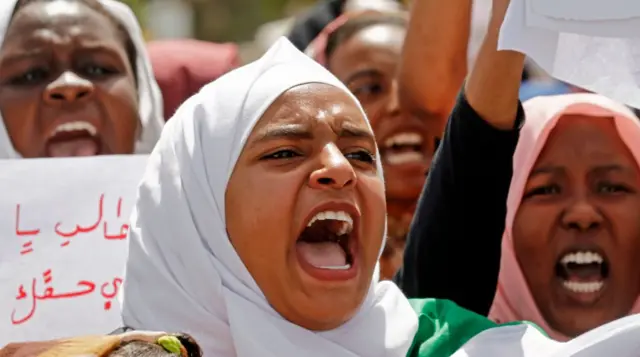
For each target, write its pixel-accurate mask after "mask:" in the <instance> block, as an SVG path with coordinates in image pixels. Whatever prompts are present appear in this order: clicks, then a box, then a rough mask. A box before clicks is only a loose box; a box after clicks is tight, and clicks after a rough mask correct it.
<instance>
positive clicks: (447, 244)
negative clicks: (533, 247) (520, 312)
mask: <svg viewBox="0 0 640 357" xmlns="http://www.w3.org/2000/svg"><path fill="white" fill-rule="evenodd" d="M506 6H507V4H506V1H502V0H500V1H496V2H494V10H493V11H494V14H493V17H492V20H491V25H490V28H489V31H488V33H487V35H486V37H485V40H484V43H483V45H482V48H481V50H480V53H479V56H478V58H477V62H476V63H475V65H474V67H473V69H472V71H471V73H470V75H469V77H468V80H467V82H466V84H465V87H464V89H463V91H462V92H461V93H460V95H459V96H458V101H457V103H456V105H455V108H454V110H453V112H452V113H451V116H450V119H449V122H448V123H447V128H446V131H445V135H444V137H443V140H442V142H441V145H440V148H439V150H438V152H437V153H436V156H435V158H434V161H433V164H432V169H431V171H430V174H429V178H428V180H427V183H426V185H425V187H424V190H423V192H422V195H421V198H420V201H419V203H418V208H417V210H416V214H415V216H414V220H413V222H412V226H411V230H410V232H409V235H408V243H407V247H406V250H405V258H404V266H403V268H402V270H401V272H400V273H399V274H398V276H397V277H396V281H397V282H398V284H399V285H400V286H401V287H402V289H403V290H404V292H405V294H407V296H408V297H410V298H411V297H413V298H417V297H420V298H424V297H434V298H443V299H449V300H452V301H454V302H455V303H457V304H458V305H460V306H462V307H464V308H466V309H469V310H471V311H474V312H476V313H479V314H482V315H487V314H488V312H489V308H490V307H491V304H492V302H493V297H494V295H495V289H496V285H497V280H498V273H499V269H500V244H501V239H502V233H503V231H504V221H505V215H506V199H507V194H508V191H509V184H510V181H511V176H512V173H513V168H512V156H513V152H514V150H515V147H516V144H517V141H518V130H517V128H518V126H519V122H520V121H521V120H523V116H524V113H523V111H522V108H521V106H520V105H519V102H518V88H519V84H520V78H521V73H522V68H523V63H524V58H523V56H521V55H519V54H516V53H512V52H498V51H497V50H496V48H497V39H498V33H499V29H500V25H501V23H502V19H503V17H504V12H505V10H506Z"/></svg>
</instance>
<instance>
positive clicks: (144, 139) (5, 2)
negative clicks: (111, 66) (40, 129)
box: [0, 0, 164, 159]
mask: <svg viewBox="0 0 640 357" xmlns="http://www.w3.org/2000/svg"><path fill="white" fill-rule="evenodd" d="M99 1H100V2H101V3H102V5H103V6H104V7H105V9H106V10H107V11H109V12H110V13H111V14H112V15H113V16H114V17H115V18H116V19H118V20H119V21H120V22H121V23H122V25H124V27H125V29H126V30H127V32H128V33H129V36H130V37H131V40H132V41H133V44H134V45H135V47H136V54H137V56H138V58H137V61H136V62H137V63H136V66H137V68H136V70H137V73H138V106H139V110H138V113H139V116H140V123H141V124H142V133H141V135H140V138H139V139H138V140H137V141H136V146H135V152H136V153H138V154H148V153H150V152H151V150H153V146H154V145H155V144H156V141H158V138H159V137H160V132H161V131H162V126H163V125H164V114H163V113H162V94H161V93H160V88H159V87H158V83H156V79H155V77H154V75H153V69H152V68H151V62H150V60H149V56H148V55H147V49H146V47H145V41H144V38H143V36H142V30H141V29H140V25H139V24H138V20H137V19H136V17H135V15H134V14H133V12H132V11H131V9H130V8H129V7H128V6H127V5H125V4H123V3H121V2H119V1H115V0H99ZM17 2H18V0H0V45H1V44H2V42H3V41H4V36H5V34H6V32H7V28H8V27H9V22H11V16H12V14H13V10H14V8H15V6H16V3H17ZM17 158H20V154H19V153H18V152H16V150H15V149H14V148H13V145H12V143H11V139H10V138H9V134H8V133H7V129H6V128H5V126H4V120H2V113H0V159H17Z"/></svg>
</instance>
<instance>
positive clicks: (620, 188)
mask: <svg viewBox="0 0 640 357" xmlns="http://www.w3.org/2000/svg"><path fill="white" fill-rule="evenodd" d="M598 192H600V193H606V194H611V193H624V192H631V189H629V188H628V187H627V186H625V185H621V184H614V183H610V182H601V183H599V184H598Z"/></svg>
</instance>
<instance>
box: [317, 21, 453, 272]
mask: <svg viewBox="0 0 640 357" xmlns="http://www.w3.org/2000/svg"><path fill="white" fill-rule="evenodd" d="M405 34H406V29H405V28H403V27H401V26H398V25H386V24H381V25H374V26H370V27H368V28H365V29H363V30H361V31H359V32H358V33H356V34H355V35H354V36H352V37H351V38H349V39H348V40H346V41H345V42H343V43H342V44H340V45H339V46H338V47H337V48H336V50H335V51H334V53H333V54H332V55H331V57H330V58H329V63H328V64H329V69H330V70H331V72H332V73H333V74H334V75H336V77H338V78H339V79H340V80H342V81H343V82H344V83H345V84H346V85H347V87H348V88H349V89H350V90H351V91H352V92H353V94H354V95H355V96H356V97H357V98H358V100H359V101H360V103H361V104H362V106H363V108H364V110H365V112H366V113H367V116H368V118H369V121H370V123H371V126H372V127H373V131H374V132H375V133H376V139H377V141H378V146H379V147H380V150H381V156H382V164H383V166H384V175H385V185H386V190H387V191H386V194H387V207H388V214H389V218H390V219H389V235H390V239H395V240H399V242H397V244H394V245H393V246H394V247H401V246H403V244H404V239H405V235H406V234H407V231H408V227H409V224H410V223H411V218H412V217H413V212H414V210H415V205H416V201H417V199H418V197H419V195H420V192H421V190H422V186H423V185H424V181H425V178H426V173H427V171H428V169H429V166H430V164H431V158H432V156H433V153H434V151H435V141H436V137H437V136H438V134H439V133H441V132H442V131H443V129H444V124H445V122H446V117H443V119H442V120H440V119H437V118H436V117H434V116H428V115H425V114H424V113H417V112H416V111H413V110H410V109H409V108H407V107H406V106H404V103H403V101H401V100H399V95H400V94H399V90H398V88H399V87H398V79H397V72H398V66H399V61H400V56H401V53H402V45H403V42H404V38H405ZM404 132H410V133H416V134H418V135H420V137H421V140H422V143H421V145H420V150H419V151H420V154H421V155H422V158H421V159H419V160H417V161H414V162H410V163H403V164H394V163H392V162H390V160H389V155H388V153H389V152H390V151H389V150H387V149H386V148H385V143H386V142H387V140H388V139H389V138H392V137H394V136H395V135H397V134H399V133H404ZM391 248H392V247H389V249H391ZM394 249H395V248H394ZM398 253H399V254H400V255H401V254H402V251H400V252H397V253H393V254H392V255H390V256H388V257H383V259H382V260H381V263H382V265H390V267H386V266H383V267H382V271H383V273H384V274H383V275H382V276H381V277H382V278H383V279H390V278H391V277H392V276H393V274H395V271H396V270H397V269H398V268H399V267H400V260H399V259H396V258H397V255H398ZM387 258H389V259H387Z"/></svg>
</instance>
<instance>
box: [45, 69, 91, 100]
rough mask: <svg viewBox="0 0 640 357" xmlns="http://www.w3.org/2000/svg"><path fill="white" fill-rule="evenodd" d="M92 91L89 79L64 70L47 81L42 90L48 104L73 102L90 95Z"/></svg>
mask: <svg viewBox="0 0 640 357" xmlns="http://www.w3.org/2000/svg"><path fill="white" fill-rule="evenodd" d="M93 91H94V86H93V83H92V82H91V81H89V80H86V79H84V78H82V77H80V76H78V75H77V74H75V73H73V72H70V71H66V72H64V73H62V74H61V75H60V77H58V78H56V80H54V81H53V82H51V83H49V85H48V86H47V88H46V90H45V91H44V100H45V102H47V103H49V104H62V103H73V102H75V101H78V100H84V99H87V98H89V97H91V95H92V94H93Z"/></svg>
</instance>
